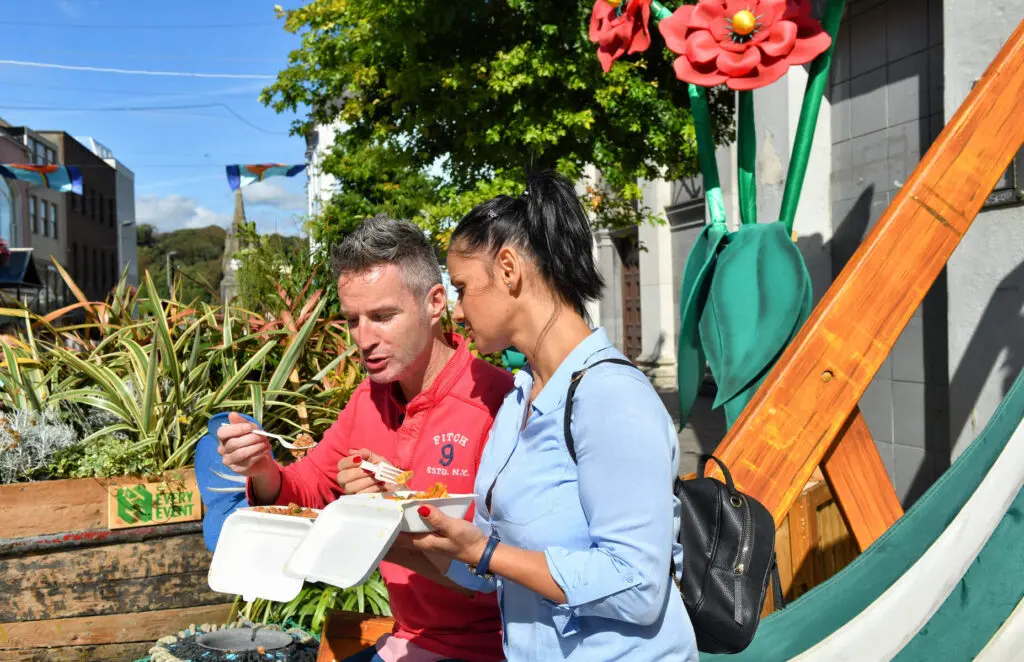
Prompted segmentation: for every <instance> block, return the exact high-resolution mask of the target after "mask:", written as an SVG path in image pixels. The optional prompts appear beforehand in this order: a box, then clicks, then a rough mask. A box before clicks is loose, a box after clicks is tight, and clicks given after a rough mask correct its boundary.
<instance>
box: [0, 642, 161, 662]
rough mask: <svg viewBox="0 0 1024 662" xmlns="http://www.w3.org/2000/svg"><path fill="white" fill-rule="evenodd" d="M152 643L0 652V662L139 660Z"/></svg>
mask: <svg viewBox="0 0 1024 662" xmlns="http://www.w3.org/2000/svg"><path fill="white" fill-rule="evenodd" d="M152 647H153V643H144V642H140V643H132V644H106V645H103V646H63V647H61V648H32V649H29V650H7V651H4V650H0V662H113V661H114V660H128V661H130V660H140V659H142V658H144V657H146V656H147V655H148V654H149V649H150V648H152Z"/></svg>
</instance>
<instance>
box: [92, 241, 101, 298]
mask: <svg viewBox="0 0 1024 662" xmlns="http://www.w3.org/2000/svg"><path fill="white" fill-rule="evenodd" d="M102 273H103V272H102V271H101V270H100V252H99V251H98V250H96V249H95V248H94V249H92V280H90V281H89V282H90V283H92V291H93V292H98V291H99V289H100V281H101V280H102V276H101V275H100V274H102Z"/></svg>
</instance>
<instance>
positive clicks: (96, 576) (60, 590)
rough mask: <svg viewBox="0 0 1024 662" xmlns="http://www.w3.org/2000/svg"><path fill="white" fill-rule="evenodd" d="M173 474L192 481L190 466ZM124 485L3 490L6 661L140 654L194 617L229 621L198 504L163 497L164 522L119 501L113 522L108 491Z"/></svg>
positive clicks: (65, 483)
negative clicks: (212, 578) (211, 571)
mask: <svg viewBox="0 0 1024 662" xmlns="http://www.w3.org/2000/svg"><path fill="white" fill-rule="evenodd" d="M168 478H170V479H172V480H173V481H174V482H172V485H179V484H180V483H179V482H178V481H185V482H186V483H188V484H194V481H195V475H194V473H193V472H192V471H191V470H189V471H184V472H176V473H175V475H174V476H173V477H171V476H168ZM126 482H127V481H126V480H118V481H100V480H94V479H81V480H60V481H47V482H39V483H24V484H15V485H4V486H0V601H2V604H4V605H6V608H5V609H4V610H2V611H0V662H8V661H13V660H19V661H20V660H47V661H51V660H53V661H61V660H136V659H139V658H141V657H144V656H145V655H146V654H147V652H148V650H149V649H150V648H151V647H152V646H153V644H154V643H155V642H156V640H157V639H159V638H160V637H163V636H166V635H168V634H173V633H176V632H178V631H179V630H181V629H183V628H187V627H188V626H189V625H191V624H193V623H195V624H199V623H225V622H227V620H228V618H229V615H230V610H231V603H230V601H228V600H226V599H225V598H227V597H228V596H225V595H223V594H220V593H214V592H213V591H211V590H210V589H209V587H208V586H207V583H206V574H207V570H208V568H209V566H210V559H211V557H212V554H211V553H210V552H208V551H207V550H206V547H205V546H204V544H203V536H202V521H201V519H200V520H198V521H196V520H195V517H196V516H197V515H198V516H199V517H201V506H199V507H198V508H196V507H193V509H192V512H190V513H187V511H188V510H189V509H188V508H187V507H179V508H175V505H176V503H175V502H180V499H177V498H176V497H172V496H165V495H160V496H157V497H153V498H152V500H151V503H152V505H153V509H152V511H151V513H152V514H153V515H154V516H155V514H156V513H157V512H159V517H158V518H157V520H158V521H153V520H150V521H143V520H144V519H145V518H139V519H134V520H133V519H132V514H133V512H134V513H136V514H137V513H138V512H139V511H138V510H137V509H136V510H134V511H133V510H132V509H131V508H125V509H122V510H120V511H119V510H118V508H117V505H114V506H113V508H112V512H114V517H113V518H112V519H113V520H114V521H111V518H108V508H109V507H110V506H109V501H110V499H111V497H110V494H111V493H114V494H115V495H116V494H117V488H118V487H123V486H126V485H125V483H126ZM140 493H141V492H140ZM195 497H196V501H197V502H198V494H196V495H195ZM147 499H148V497H147ZM115 504H116V501H115ZM160 504H162V506H161V505H160ZM161 508H162V510H158V509H161ZM196 510H198V511H199V512H198V513H197V512H195V511H196ZM118 512H120V513H123V514H125V515H127V516H128V518H129V520H131V521H125V520H123V519H121V518H120V516H119V515H118V514H117V513H118ZM186 513H187V514H186ZM175 515H177V517H175ZM181 519H192V520H193V521H184V522H183V521H175V520H181ZM163 522H168V523H163ZM112 525H113V527H125V528H113V529H112V528H111V526H112Z"/></svg>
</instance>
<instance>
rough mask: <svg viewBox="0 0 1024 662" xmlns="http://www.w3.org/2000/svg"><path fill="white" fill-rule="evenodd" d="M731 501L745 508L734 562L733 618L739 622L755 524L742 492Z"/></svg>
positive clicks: (730, 501) (740, 620)
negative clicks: (738, 546) (739, 541)
mask: <svg viewBox="0 0 1024 662" xmlns="http://www.w3.org/2000/svg"><path fill="white" fill-rule="evenodd" d="M729 503H730V504H732V507H733V508H742V509H743V529H742V531H741V533H742V535H741V537H740V539H741V541H742V542H741V544H740V548H739V549H738V550H737V551H736V561H735V563H733V568H732V571H733V615H732V617H733V620H734V621H736V622H737V623H742V622H743V607H744V605H743V576H744V575H745V574H746V572H747V564H748V563H750V554H751V550H752V548H753V537H754V526H753V521H752V520H753V518H752V517H751V515H750V506H749V505H748V504H747V500H746V499H745V498H744V497H743V495H741V494H734V495H732V496H730V497H729Z"/></svg>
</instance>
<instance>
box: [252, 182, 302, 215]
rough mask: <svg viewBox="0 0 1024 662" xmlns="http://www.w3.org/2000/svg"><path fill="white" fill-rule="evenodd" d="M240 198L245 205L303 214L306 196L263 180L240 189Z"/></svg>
mask: <svg viewBox="0 0 1024 662" xmlns="http://www.w3.org/2000/svg"><path fill="white" fill-rule="evenodd" d="M242 197H243V198H244V199H245V204H246V205H263V206H267V207H273V208H275V209H281V210H284V211H292V212H300V213H301V212H304V211H305V210H306V196H305V195H304V194H302V193H298V192H295V191H289V190H288V189H286V188H285V187H283V186H281V185H280V184H278V183H276V182H274V181H271V180H269V179H268V180H264V181H262V182H258V183H256V184H253V185H251V186H246V187H245V188H244V189H242Z"/></svg>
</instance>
